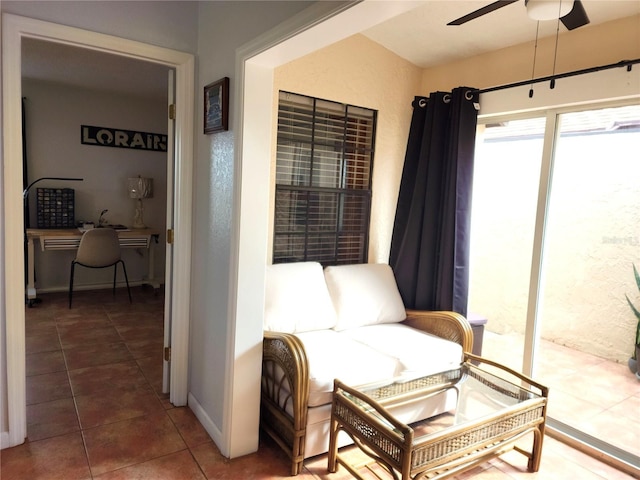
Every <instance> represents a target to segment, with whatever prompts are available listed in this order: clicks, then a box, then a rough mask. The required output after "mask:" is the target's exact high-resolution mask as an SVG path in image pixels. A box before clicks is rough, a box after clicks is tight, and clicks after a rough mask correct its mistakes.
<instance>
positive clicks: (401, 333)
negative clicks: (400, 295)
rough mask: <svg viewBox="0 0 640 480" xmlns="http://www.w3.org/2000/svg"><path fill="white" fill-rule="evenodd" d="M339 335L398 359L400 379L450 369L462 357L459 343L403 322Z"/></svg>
mask: <svg viewBox="0 0 640 480" xmlns="http://www.w3.org/2000/svg"><path fill="white" fill-rule="evenodd" d="M340 335H342V336H348V337H349V338H351V339H352V340H355V341H357V342H360V343H362V344H363V345H367V346H369V347H371V348H373V349H375V350H377V351H379V352H381V353H384V354H385V355H386V356H389V357H393V358H395V359H397V361H398V362H399V363H400V371H399V372H398V376H399V377H401V378H402V379H403V380H412V379H414V378H419V377H422V376H425V375H431V374H434V373H440V372H444V371H446V370H451V369H453V368H457V367H459V366H460V362H461V361H462V346H461V345H458V344H457V343H455V342H452V341H450V340H445V339H443V338H440V337H437V336H435V335H431V334H428V333H425V332H423V331H421V330H417V329H415V328H412V327H409V326H407V325H403V324H398V323H396V324H386V325H370V326H365V327H360V328H353V329H349V330H345V331H343V332H340Z"/></svg>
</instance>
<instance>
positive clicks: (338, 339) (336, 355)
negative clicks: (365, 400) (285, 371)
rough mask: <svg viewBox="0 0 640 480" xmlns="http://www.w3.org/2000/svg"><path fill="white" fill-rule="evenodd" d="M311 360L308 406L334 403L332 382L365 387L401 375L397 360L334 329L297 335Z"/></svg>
mask: <svg viewBox="0 0 640 480" xmlns="http://www.w3.org/2000/svg"><path fill="white" fill-rule="evenodd" d="M296 336H297V337H298V338H299V339H300V340H301V341H302V344H303V345H304V349H305V352H306V354H307V359H308V361H309V406H310V407H316V406H318V405H324V404H325V403H330V402H331V394H332V392H333V381H334V380H335V379H336V378H338V379H340V380H341V381H342V382H344V383H346V384H347V385H353V386H356V385H363V384H367V383H373V382H378V381H380V380H385V379H392V378H394V377H395V376H397V375H398V373H399V369H400V364H399V363H398V361H397V360H396V359H395V358H393V357H390V356H388V355H385V354H384V353H380V352H377V351H376V350H374V349H372V348H370V347H368V346H367V345H365V344H364V343H362V342H358V341H355V340H353V339H351V338H350V337H348V336H346V335H342V333H340V332H336V331H335V330H319V331H314V332H304V333H297V334H296Z"/></svg>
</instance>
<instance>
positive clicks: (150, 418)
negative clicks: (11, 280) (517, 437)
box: [0, 288, 631, 480]
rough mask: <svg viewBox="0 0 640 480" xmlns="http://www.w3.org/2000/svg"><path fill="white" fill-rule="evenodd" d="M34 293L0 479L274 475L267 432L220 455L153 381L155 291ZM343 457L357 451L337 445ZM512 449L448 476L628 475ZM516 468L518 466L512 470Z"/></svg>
mask: <svg viewBox="0 0 640 480" xmlns="http://www.w3.org/2000/svg"><path fill="white" fill-rule="evenodd" d="M133 296H134V297H133V298H134V302H133V304H131V305H130V304H129V303H128V301H127V297H126V293H125V292H124V291H118V293H117V295H116V297H115V298H114V297H112V296H111V292H110V291H99V292H78V293H77V294H74V308H73V309H71V310H69V309H68V308H67V303H66V302H67V299H66V295H64V294H43V295H41V298H42V303H40V304H37V305H35V306H34V307H33V308H27V309H26V312H27V319H26V338H27V345H26V347H27V355H26V361H27V363H26V364H27V424H28V425H27V432H28V440H27V441H26V442H25V443H24V444H23V445H20V446H17V447H13V448H10V449H5V450H2V451H1V452H0V460H1V462H0V477H1V478H2V479H3V480H14V479H16V480H39V479H44V480H55V479H64V480H88V479H96V480H115V479H127V480H128V479H149V480H163V479H164V480H174V479H175V480H189V479H243V480H244V479H275V478H284V477H287V476H288V474H289V462H288V459H287V458H286V457H285V455H284V454H283V453H282V452H281V451H280V450H279V449H278V448H277V447H276V446H275V445H274V444H273V442H271V441H270V440H269V439H268V438H262V439H261V442H260V448H259V450H258V452H257V453H255V454H251V455H247V456H244V457H241V458H238V459H234V460H227V459H225V458H223V457H222V456H221V455H220V452H219V450H218V449H217V447H216V446H215V444H214V443H213V442H212V441H211V438H210V437H209V436H208V434H207V433H206V431H205V430H204V428H203V427H202V425H200V423H199V422H198V421H197V419H196V418H195V416H194V415H193V413H192V412H191V410H189V409H188V408H175V407H173V405H171V403H170V402H169V401H168V400H167V396H166V395H163V394H162V393H160V392H161V376H162V375H161V372H162V361H161V358H162V357H161V355H162V315H163V313H162V311H163V298H162V296H161V295H157V296H156V295H154V293H153V291H152V290H150V289H144V288H135V289H133ZM348 448H349V450H348V454H349V455H350V458H352V459H353V463H357V462H360V461H361V460H362V457H361V454H360V453H359V452H358V451H357V450H356V449H354V448H353V447H348ZM326 465H327V463H326V456H325V455H321V456H318V457H315V458H312V459H308V460H307V461H306V462H305V469H304V471H303V473H301V474H300V475H299V476H298V478H299V479H301V480H305V479H328V480H341V479H348V478H350V475H349V474H348V473H347V472H346V471H345V470H344V469H340V470H339V471H338V472H337V473H335V474H328V473H327V471H326ZM525 466H526V461H525V459H524V457H522V456H521V455H519V454H517V453H515V452H513V453H509V454H506V455H504V456H502V457H501V458H499V459H494V460H492V461H490V462H488V463H486V464H485V465H484V466H482V467H477V468H475V469H474V470H471V471H469V472H466V473H464V474H461V475H459V476H457V477H456V478H457V479H459V480H460V479H467V478H474V479H479V480H488V479H505V480H508V479H519V478H527V479H545V480H547V479H551V480H552V479H566V478H579V479H581V480H591V479H593V480H602V479H607V480H614V479H630V478H631V477H629V476H627V475H624V474H622V473H620V472H618V471H616V470H614V469H612V468H611V467H609V466H607V465H605V464H603V463H600V462H598V461H597V460H595V459H593V458H590V457H588V456H585V455H583V454H581V453H580V452H577V451H576V450H573V449H571V448H569V447H567V446H566V445H564V444H562V443H560V442H558V441H555V440H553V439H551V438H547V439H546V440H545V448H544V452H543V459H542V466H541V470H540V472H538V473H537V474H529V473H526V470H525ZM523 472H524V473H523Z"/></svg>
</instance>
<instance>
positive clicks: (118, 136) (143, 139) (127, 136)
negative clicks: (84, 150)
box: [80, 125, 167, 152]
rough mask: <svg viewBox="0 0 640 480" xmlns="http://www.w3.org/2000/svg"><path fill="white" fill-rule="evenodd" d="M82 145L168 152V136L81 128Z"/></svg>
mask: <svg viewBox="0 0 640 480" xmlns="http://www.w3.org/2000/svg"><path fill="white" fill-rule="evenodd" d="M80 135H81V137H80V143H83V144H85V145H96V146H98V147H116V148H131V149H134V150H151V151H155V152H166V151H167V136H166V135H164V134H161V133H149V132H135V131H133V130H120V129H117V128H107V127H94V126H91V125H81V126H80Z"/></svg>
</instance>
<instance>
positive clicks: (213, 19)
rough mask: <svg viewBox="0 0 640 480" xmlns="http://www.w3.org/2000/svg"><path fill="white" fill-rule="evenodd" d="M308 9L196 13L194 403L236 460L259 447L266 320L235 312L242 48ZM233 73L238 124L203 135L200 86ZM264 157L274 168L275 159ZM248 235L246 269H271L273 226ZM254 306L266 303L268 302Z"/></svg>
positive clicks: (271, 6) (218, 8)
mask: <svg viewBox="0 0 640 480" xmlns="http://www.w3.org/2000/svg"><path fill="white" fill-rule="evenodd" d="M307 6H308V3H307V2H203V3H202V4H201V5H200V10H199V14H198V20H199V27H198V32H199V36H198V44H199V52H198V56H199V62H200V64H199V75H198V86H197V89H196V91H197V99H198V102H197V105H198V110H197V113H196V116H197V118H196V134H197V135H198V137H197V158H196V164H195V172H194V179H195V184H194V189H195V202H194V205H195V216H194V245H193V252H194V262H193V272H192V299H191V300H192V302H191V305H192V310H191V312H192V315H191V344H190V368H189V370H190V375H189V387H190V398H189V404H190V405H197V407H196V408H195V410H196V414H197V415H198V418H199V419H200V421H201V422H202V423H203V425H204V426H205V427H206V428H207V430H208V431H209V433H210V434H211V435H212V436H213V437H214V440H215V441H216V443H217V444H218V446H219V447H220V449H221V451H222V453H223V455H226V456H230V457H236V456H239V455H243V454H245V453H250V452H252V451H255V450H256V449H257V445H258V413H259V412H258V411H259V401H260V399H259V388H260V385H259V376H260V369H261V365H260V359H261V345H262V325H261V317H260V318H257V319H256V318H255V317H254V318H244V317H242V316H241V315H238V316H237V317H236V313H237V309H238V307H239V305H238V302H239V300H238V297H237V295H238V290H239V287H236V285H237V283H238V278H237V264H238V262H241V261H242V259H239V258H238V255H237V253H236V252H237V250H238V248H237V246H236V245H237V242H238V238H237V235H236V233H237V229H238V223H237V222H238V221H239V212H240V209H241V205H239V196H240V194H241V192H240V181H241V178H240V175H239V172H240V171H241V170H240V169H241V165H239V164H237V163H236V158H237V156H238V154H237V152H235V145H234V143H235V137H234V134H235V132H234V131H233V129H234V126H235V121H236V120H237V117H238V112H239V105H238V104H237V101H236V99H237V98H239V97H238V96H237V95H236V93H237V89H238V88H242V86H241V84H240V83H239V82H240V79H238V78H236V76H235V72H236V58H235V50H236V48H238V47H240V46H241V45H243V44H245V43H247V42H249V41H250V40H252V39H254V38H255V37H257V36H258V35H260V34H262V33H263V32H265V31H267V30H268V29H270V28H272V27H274V26H275V25H277V24H278V23H279V22H281V21H283V20H284V19H286V18H288V17H290V16H292V15H294V14H295V13H296V12H298V11H300V10H302V9H304V8H305V7H307ZM225 76H227V77H230V79H231V88H230V94H231V97H230V98H231V102H232V105H231V112H230V119H229V122H230V131H228V132H222V133H216V134H213V135H204V134H203V133H202V105H201V103H202V102H201V99H202V91H203V90H202V89H203V87H204V86H205V85H207V84H209V83H211V82H214V81H216V80H218V79H220V78H222V77H225ZM264 161H265V162H266V163H265V165H268V162H269V158H265V159H264ZM249 175H251V173H250V172H249ZM265 201H266V199H265ZM254 213H255V212H254ZM243 215H245V219H246V220H248V221H250V217H251V215H252V212H251V211H250V209H243ZM234 217H235V218H234ZM258 221H261V219H258ZM250 240H251V242H253V245H255V249H257V251H258V252H260V253H258V257H259V260H258V261H250V262H249V265H248V268H249V270H251V269H255V270H254V271H255V275H258V276H263V275H264V269H265V265H266V241H267V240H266V232H264V238H253V239H250ZM245 253H248V254H249V255H251V252H245ZM243 306H245V307H246V305H243ZM253 306H254V307H256V308H258V309H259V310H260V311H261V310H262V304H261V303H260V304H259V305H255V304H254V305H253ZM256 320H257V322H258V323H257V324H256ZM225 419H230V420H229V421H230V424H225Z"/></svg>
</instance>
